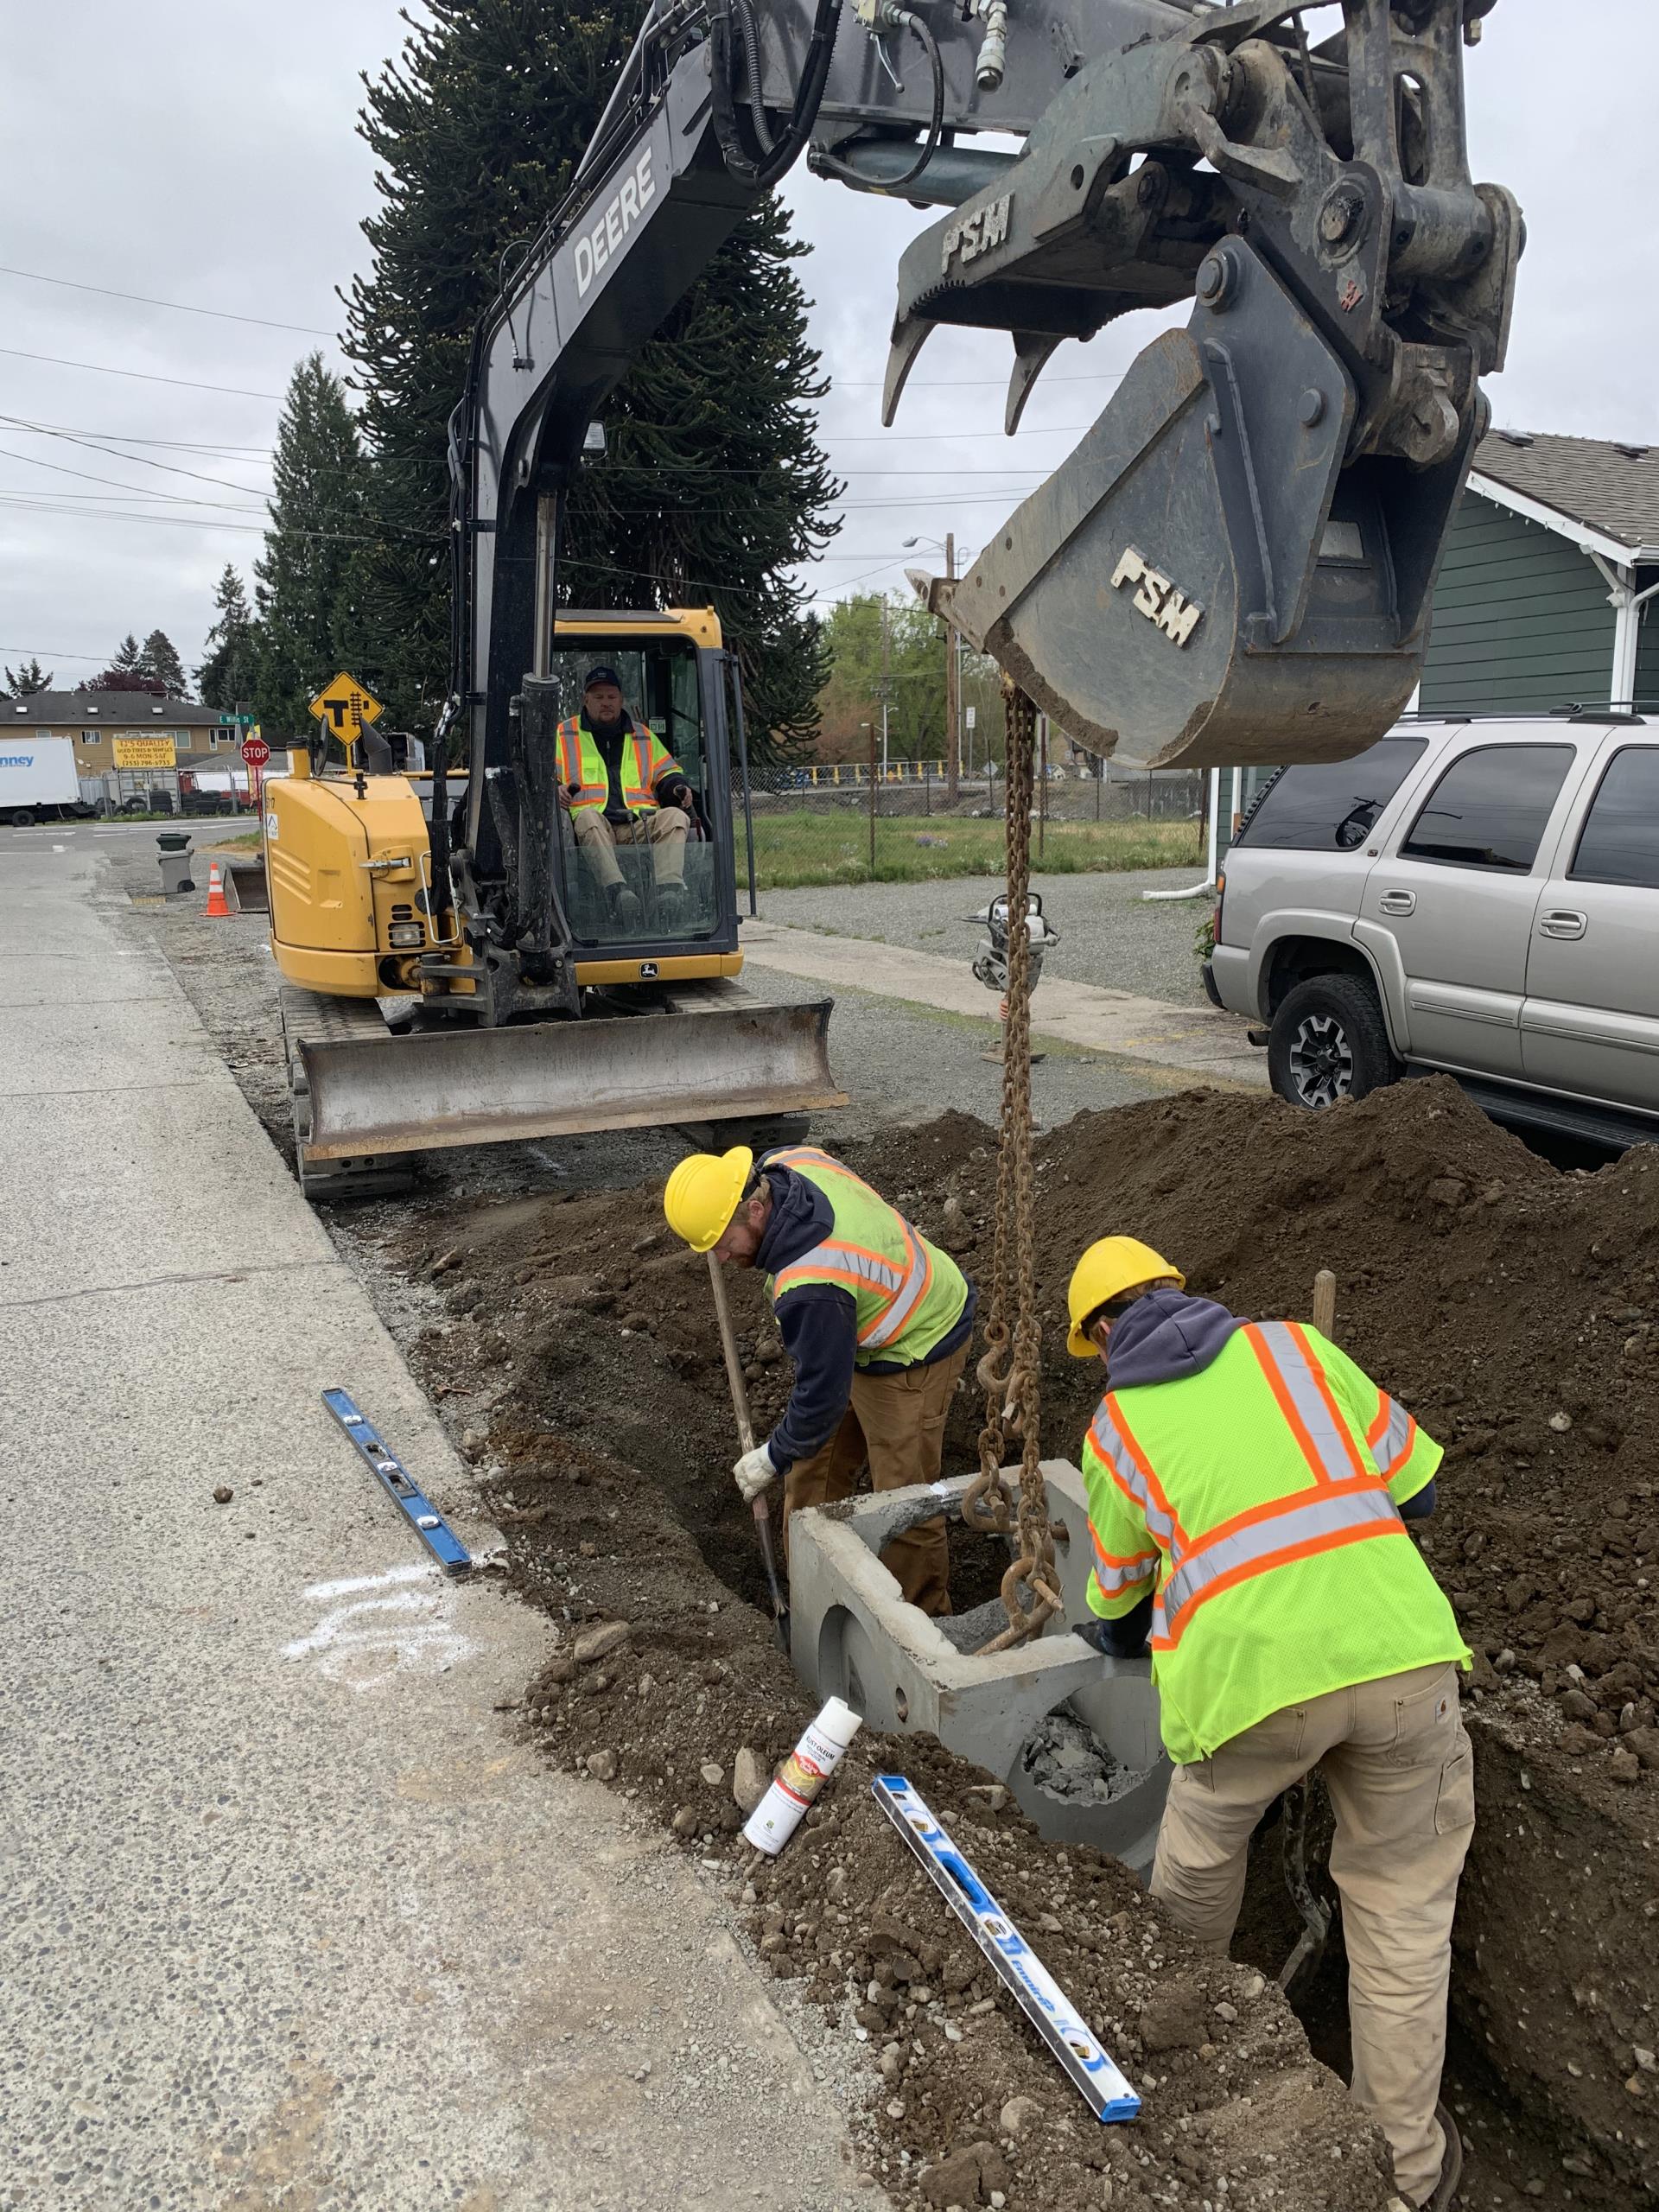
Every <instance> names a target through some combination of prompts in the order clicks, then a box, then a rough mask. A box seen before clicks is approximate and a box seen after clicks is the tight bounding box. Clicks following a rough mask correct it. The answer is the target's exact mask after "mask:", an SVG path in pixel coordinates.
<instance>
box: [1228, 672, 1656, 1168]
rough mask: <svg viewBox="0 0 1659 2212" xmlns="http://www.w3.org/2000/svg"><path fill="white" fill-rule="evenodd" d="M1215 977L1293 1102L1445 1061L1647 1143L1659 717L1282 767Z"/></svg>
mask: <svg viewBox="0 0 1659 2212" xmlns="http://www.w3.org/2000/svg"><path fill="white" fill-rule="evenodd" d="M1205 987H1206V988H1207V989H1208V991H1209V993H1210V995H1211V998H1212V999H1213V1000H1214V1001H1215V1002H1216V1004H1217V1006H1222V1007H1228V1008H1229V1009H1230V1011H1231V1012H1233V1013H1235V1014H1248V1015H1251V1016H1253V1017H1255V1020H1257V1021H1259V1022H1261V1023H1263V1024H1265V1025H1266V1026H1265V1028H1258V1029H1255V1030H1252V1032H1251V1036H1252V1039H1253V1040H1254V1041H1255V1042H1256V1043H1258V1044H1265V1045H1266V1046H1267V1048H1268V1068H1269V1071H1270V1073H1271V1075H1272V1078H1273V1087H1274V1090H1276V1091H1277V1092H1278V1093H1279V1096H1281V1098H1287V1099H1289V1100H1291V1101H1292V1102H1293V1103H1294V1104H1296V1105H1299V1106H1305V1107H1307V1108H1310V1109H1319V1108H1320V1107H1324V1106H1329V1105H1331V1104H1332V1103H1334V1102H1335V1101H1336V1100H1337V1099H1338V1098H1344V1097H1351V1098H1360V1097H1363V1096H1364V1095H1365V1093H1366V1092H1367V1091H1369V1090H1376V1088H1377V1086H1378V1085H1379V1084H1384V1083H1391V1082H1392V1081H1394V1079H1395V1077H1398V1076H1400V1075H1402V1074H1405V1073H1407V1072H1408V1071H1423V1070H1425V1069H1429V1068H1442V1069H1446V1070H1448V1071H1451V1072H1452V1074H1454V1075H1456V1076H1458V1077H1459V1078H1460V1079H1461V1080H1462V1081H1463V1082H1464V1083H1465V1087H1466V1088H1468V1089H1469V1090H1471V1091H1472V1092H1473V1093H1474V1095H1475V1096H1477V1097H1478V1099H1479V1100H1480V1102H1481V1103H1482V1104H1483V1105H1484V1106H1485V1107H1486V1108H1487V1109H1488V1110H1489V1111H1491V1112H1492V1113H1493V1114H1494V1115H1496V1116H1498V1117H1499V1118H1501V1119H1503V1120H1508V1121H1513V1122H1521V1123H1529V1124H1535V1125H1540V1126H1542V1127H1545V1128H1557V1129H1560V1130H1563V1131H1566V1132H1569V1133H1573V1134H1577V1135H1584V1136H1587V1137H1590V1138H1592V1139H1596V1140H1598V1141H1604V1142H1608V1143H1612V1144H1628V1143H1630V1142H1632V1141H1637V1140H1638V1139H1641V1138H1647V1139H1650V1140H1651V1139H1654V1138H1659V724H1653V725H1650V724H1649V723H1647V722H1645V721H1643V719H1642V718H1641V717H1640V716H1637V715H1625V716H1623V717H1620V716H1618V715H1607V714H1605V713H1603V714H1599V715H1581V714H1575V715H1565V716H1549V717H1547V718H1543V719H1516V720H1509V719H1494V720H1486V719H1484V718H1482V719H1480V720H1475V721H1471V720H1468V719H1461V720H1455V721H1406V722H1402V723H1401V724H1399V725H1398V727H1397V728H1395V729H1393V730H1391V731H1390V732H1389V735H1388V736H1387V737H1385V738H1383V740H1382V741H1381V742H1380V743H1379V744H1376V745H1374V746H1372V747H1370V751H1369V752H1366V753H1360V754H1359V755H1358V756H1357V758H1356V759H1354V760H1344V761H1338V762H1333V763H1331V764H1328V765H1324V766H1309V767H1298V768H1287V769H1286V770H1285V771H1284V772H1283V773H1282V774H1281V775H1280V776H1278V777H1276V778H1275V779H1274V781H1273V782H1272V783H1270V784H1269V785H1268V787H1267V789H1266V791H1264V792H1263V794H1262V798H1260V799H1259V800H1258V802H1257V803H1256V805H1255V809H1254V810H1252V812H1251V813H1250V815H1249V817H1248V819H1247V820H1246V822H1245V823H1244V825H1243V829H1242V830H1241V833H1240V835H1239V837H1238V840H1237V842H1236V844H1235V845H1234V847H1233V849H1232V850H1231V851H1230V853H1229V854H1228V855H1227V863H1226V871H1225V876H1224V886H1223V892H1222V898H1221V904H1220V906H1219V907H1218V909H1217V917H1216V944H1215V950H1214V953H1213V955H1212V956H1211V959H1210V961H1209V962H1208V963H1207V964H1206V966H1205ZM1649 1117H1651V1118H1650V1119H1649Z"/></svg>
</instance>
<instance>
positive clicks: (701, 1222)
mask: <svg viewBox="0 0 1659 2212" xmlns="http://www.w3.org/2000/svg"><path fill="white" fill-rule="evenodd" d="M753 1165H754V1154H753V1152H752V1151H751V1150H750V1149H749V1147H748V1146H747V1145H746V1144H736V1145H734V1146H733V1147H732V1148H731V1150H730V1151H729V1152H721V1153H713V1152H694V1153H693V1154H691V1157H690V1159H689V1160H681V1162H680V1164H679V1166H677V1168H676V1169H675V1170H674V1173H672V1174H671V1176H670V1177H669V1179H668V1187H667V1189H666V1190H665V1191H664V1192H663V1211H664V1213H665V1214H666V1215H667V1216H668V1225H669V1227H670V1228H671V1230H673V1231H674V1233H675V1235H676V1236H683V1237H684V1239H685V1241H686V1243H688V1244H689V1245H690V1247H691V1249H692V1250H693V1251H694V1252H711V1251H713V1249H714V1248H715V1245H716V1244H718V1243H719V1242H720V1240H721V1237H722V1236H724V1235H725V1233H726V1224H728V1222H729V1221H730V1219H731V1217H732V1216H733V1215H734V1213H735V1212H736V1211H737V1202H738V1200H739V1199H740V1198H741V1197H742V1195H743V1185H745V1184H746V1183H747V1181H748V1179H749V1170H750V1168H751V1167H753Z"/></svg>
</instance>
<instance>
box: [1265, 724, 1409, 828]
mask: <svg viewBox="0 0 1659 2212" xmlns="http://www.w3.org/2000/svg"><path fill="white" fill-rule="evenodd" d="M1426 742H1427V741H1426V740H1425V739H1423V738H1421V737H1385V738H1383V740H1382V741H1381V743H1379V744H1376V745H1373V746H1371V747H1369V748H1368V749H1367V750H1366V751H1365V752H1363V753H1356V754H1355V755H1354V757H1353V759H1352V760H1325V761H1320V762H1319V763H1318V764H1317V765H1309V766H1306V767H1300V768H1287V769H1286V770H1285V771H1284V772H1283V773H1282V774H1281V775H1279V776H1275V777H1274V780H1273V781H1272V783H1270V784H1269V785H1268V788H1267V789H1266V791H1263V792H1262V796H1261V798H1259V799H1258V800H1257V801H1256V803H1255V811H1254V812H1253V813H1252V814H1251V816H1250V817H1249V821H1248V822H1246V823H1245V824H1244V825H1243V829H1241V830H1240V831H1239V835H1238V839H1237V842H1238V843H1239V844H1241V845H1256V846H1263V847H1265V848H1267V849H1268V850H1269V851H1272V852H1281V853H1283V852H1299V853H1345V852H1351V851H1352V850H1353V849H1354V847H1355V846H1356V845H1363V843H1364V842H1365V839H1366V838H1367V836H1369V835H1370V829H1371V825H1372V823H1374V822H1375V821H1376V817H1377V816H1378V815H1379V814H1381V813H1382V811H1383V808H1384V807H1385V806H1386V805H1387V804H1388V803H1389V800H1390V799H1391V798H1393V797H1394V795H1395V791H1398V790H1399V788H1400V786H1401V785H1402V783H1403V782H1404V781H1405V779H1406V777H1407V775H1408V773H1409V772H1410V771H1411V770H1412V769H1413V768H1414V767H1415V766H1416V765H1417V763H1418V761H1419V760H1421V759H1422V757H1423V752H1424V748H1425V745H1426Z"/></svg>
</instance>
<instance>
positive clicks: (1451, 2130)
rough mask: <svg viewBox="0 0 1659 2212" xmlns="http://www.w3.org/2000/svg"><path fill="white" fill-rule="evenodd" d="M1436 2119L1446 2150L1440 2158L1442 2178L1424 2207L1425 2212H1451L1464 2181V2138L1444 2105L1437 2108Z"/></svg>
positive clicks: (1435, 2185)
mask: <svg viewBox="0 0 1659 2212" xmlns="http://www.w3.org/2000/svg"><path fill="white" fill-rule="evenodd" d="M1434 2117H1435V2119H1436V2120H1439V2121H1440V2133H1442V2134H1443V2135H1444V2136H1445V2138H1446V2149H1445V2151H1444V2152H1443V2153H1442V2154H1441V2158H1440V2179H1439V2181H1437V2182H1436V2183H1435V2184H1434V2193H1433V2196H1431V2197H1430V2198H1429V2199H1428V2201H1427V2203H1426V2204H1425V2205H1424V2206H1423V2212H1451V2207H1452V2205H1453V2204H1455V2203H1456V2202H1457V2201H1458V2189H1459V2184H1460V2183H1461V2182H1462V2180H1463V2138H1462V2137H1461V2136H1460V2135H1459V2133H1458V2123H1457V2121H1456V2120H1453V2119H1452V2115H1451V2113H1449V2112H1448V2111H1447V2110H1446V2107H1445V2106H1444V2105H1436V2106H1435V2107H1434Z"/></svg>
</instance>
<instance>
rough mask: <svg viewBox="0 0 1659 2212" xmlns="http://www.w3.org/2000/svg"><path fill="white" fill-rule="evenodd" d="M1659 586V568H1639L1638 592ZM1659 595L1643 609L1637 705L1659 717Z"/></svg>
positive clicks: (1637, 578) (1637, 652)
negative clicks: (1655, 585)
mask: <svg viewBox="0 0 1659 2212" xmlns="http://www.w3.org/2000/svg"><path fill="white" fill-rule="evenodd" d="M1654 584H1659V569H1637V572H1636V588H1637V591H1638V592H1644V591H1646V590H1648V589H1649V588H1650V587H1651V586H1652V585H1654ZM1656 610H1659V592H1656V593H1655V594H1654V596H1653V597H1652V598H1651V599H1650V600H1649V601H1648V603H1647V605H1646V606H1645V607H1643V608H1641V609H1640V610H1639V611H1640V614H1641V618H1642V627H1641V628H1640V630H1638V631H1637V639H1636V703H1637V706H1638V707H1639V708H1640V709H1641V710H1642V712H1643V714H1649V715H1651V714H1659V611H1656Z"/></svg>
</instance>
